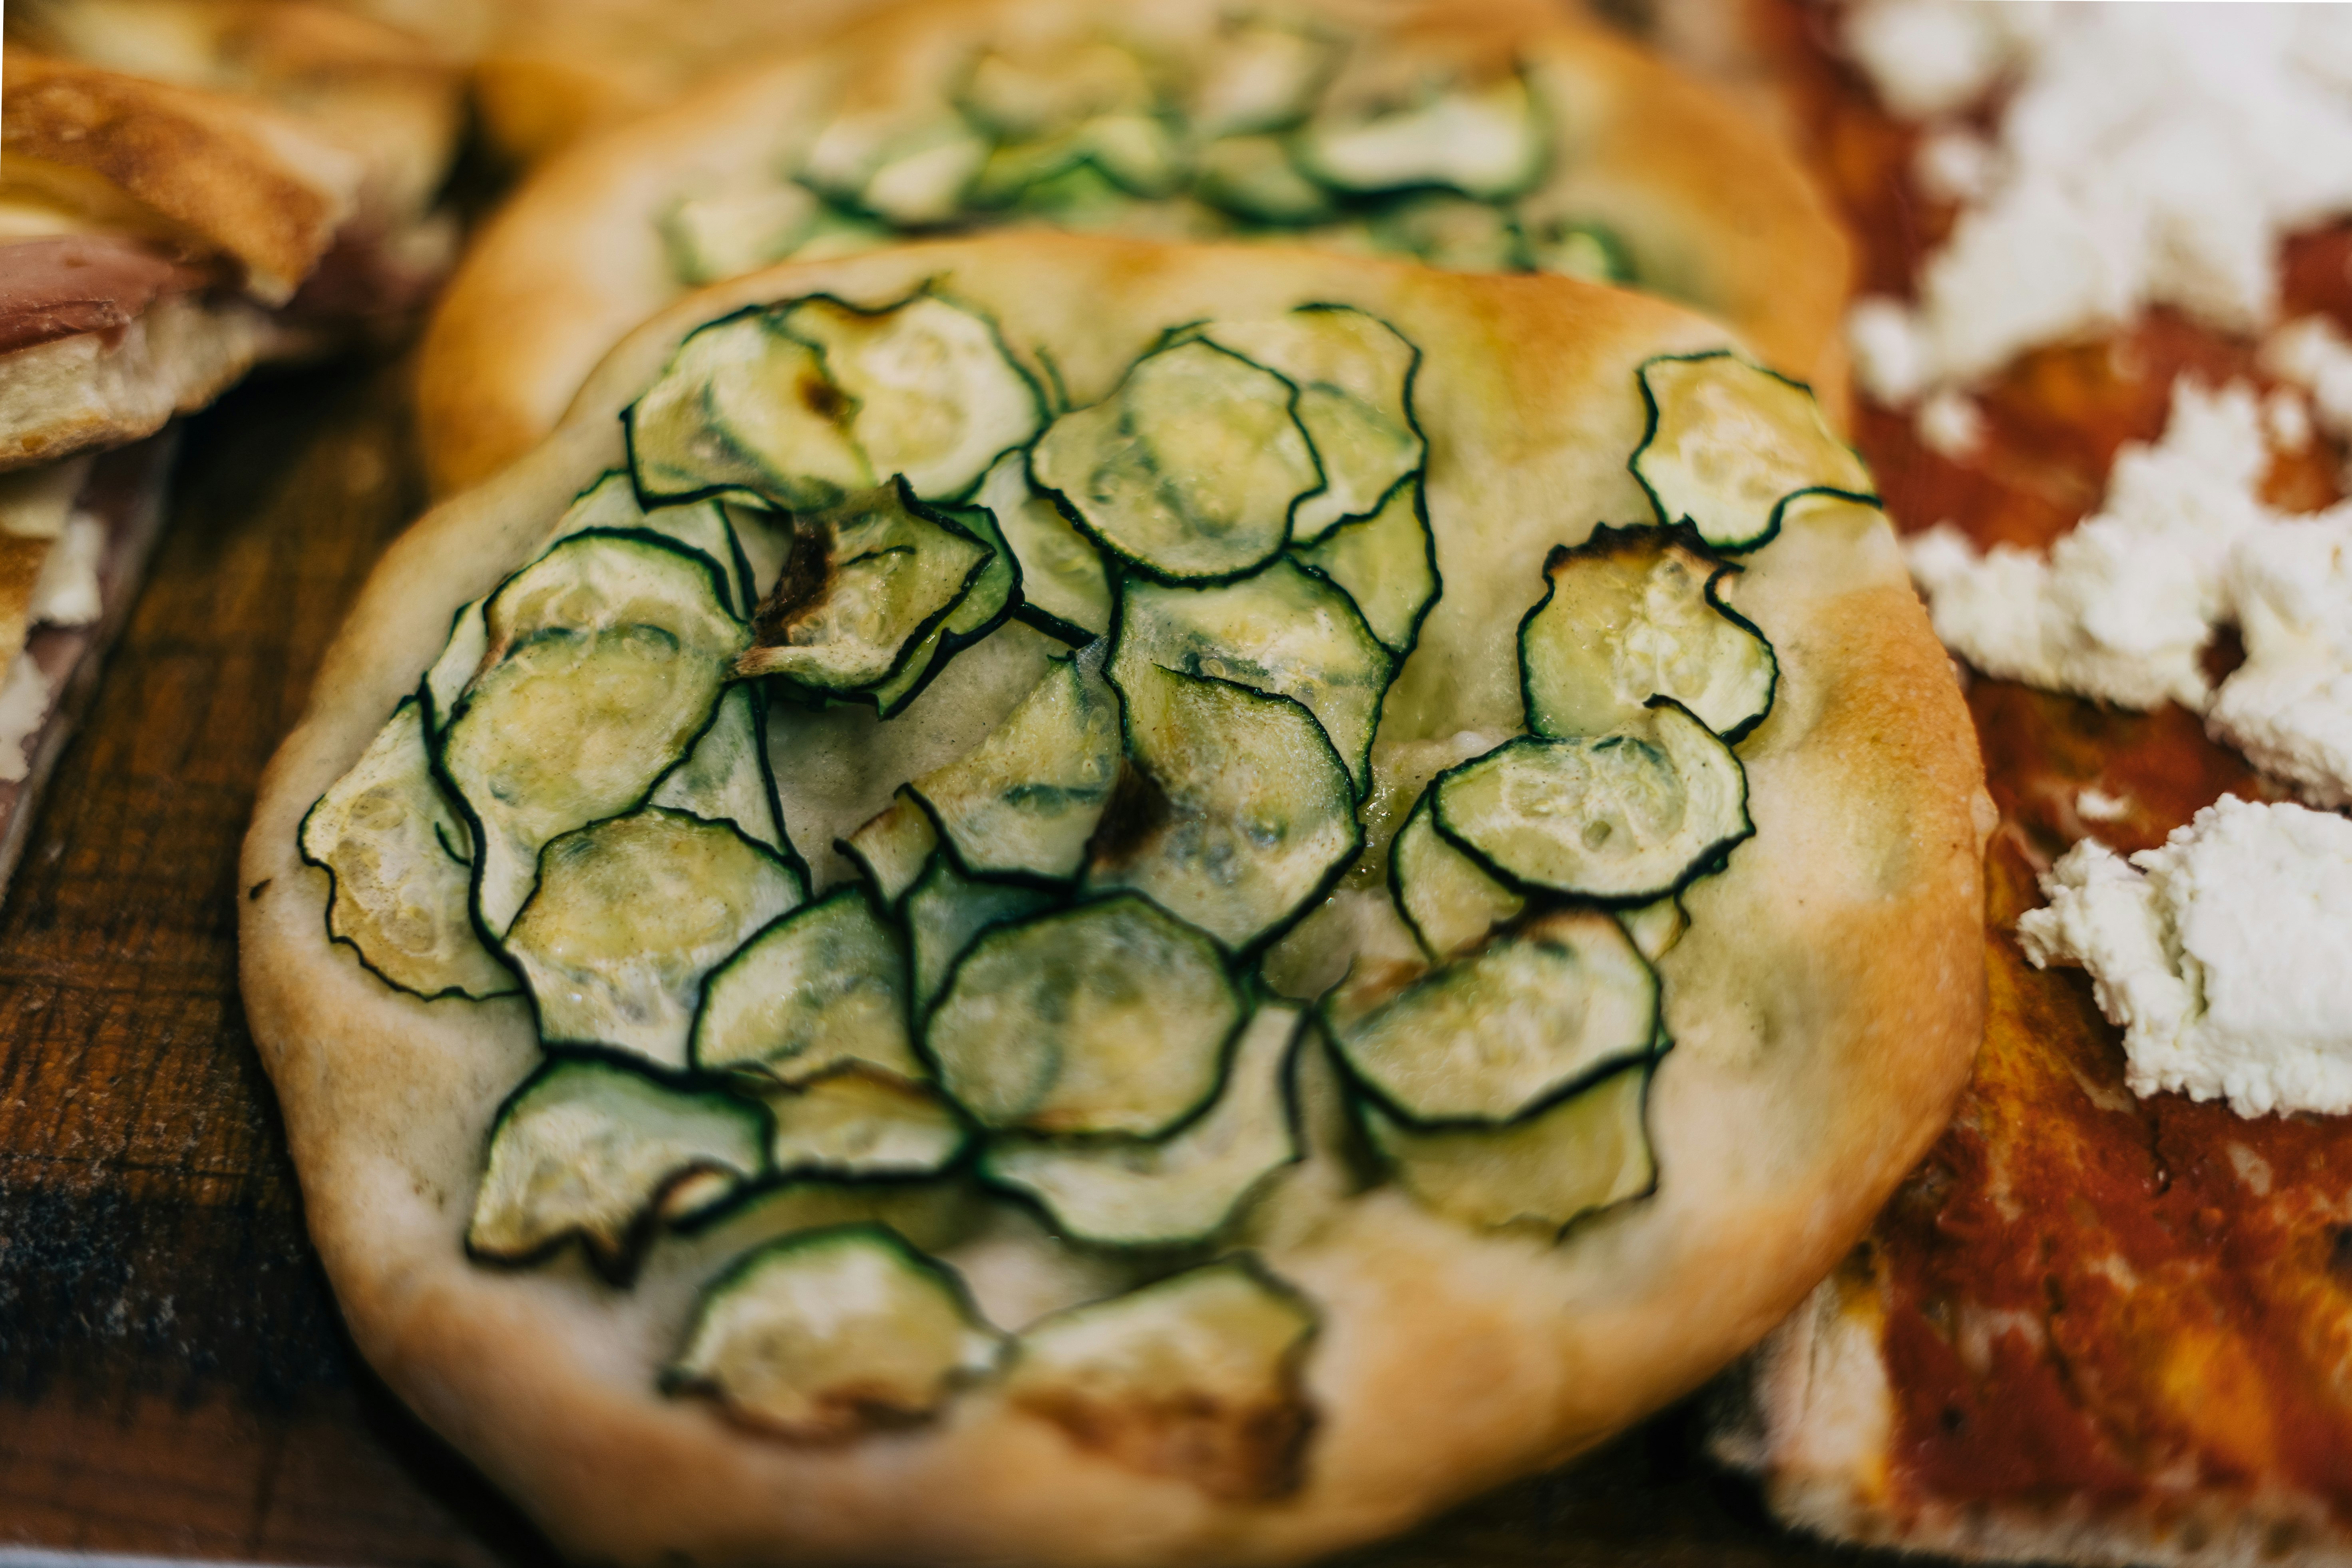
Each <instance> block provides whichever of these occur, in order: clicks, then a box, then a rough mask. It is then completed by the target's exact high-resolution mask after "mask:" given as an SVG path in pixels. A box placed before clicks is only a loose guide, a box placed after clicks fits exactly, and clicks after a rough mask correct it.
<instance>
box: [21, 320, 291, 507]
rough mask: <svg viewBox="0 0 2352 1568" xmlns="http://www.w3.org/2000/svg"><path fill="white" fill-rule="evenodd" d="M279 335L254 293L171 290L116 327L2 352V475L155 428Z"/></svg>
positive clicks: (205, 398) (236, 372) (204, 399)
mask: <svg viewBox="0 0 2352 1568" xmlns="http://www.w3.org/2000/svg"><path fill="white" fill-rule="evenodd" d="M281 336H282V334H281V333H280V331H279V330H278V327H277V326H276V325H275V324H274V323H273V322H272V321H271V320H270V318H269V317H268V315H266V314H265V313H264V312H263V311H262V310H260V309H259V308H258V307H257V306H256V305H254V304H253V303H252V302H251V301H250V300H239V299H235V298H227V299H220V298H207V297H205V296H203V295H195V294H173V295H167V296H165V297H163V298H162V299H159V300H155V301H154V302H153V303H152V304H151V305H149V306H148V308H147V309H146V310H144V311H142V313H141V314H140V316H139V318H138V320H136V321H132V322H131V323H130V324H129V325H128V326H125V327H122V328H121V329H119V330H117V331H112V332H77V333H75V334H74V335H73V336H71V337H68V338H58V339H57V340H55V341H54V342H46V343H42V344H39V345H37V347H34V348H29V349H19V350H17V351H16V353H12V354H9V355H7V356H6V357H5V359H0V473H5V472H8V471H10V470H13V469H16V468H30V467H32V466H33V465H35V464H37V463H47V462H54V461H56V460H57V459H58V458H64V457H68V456H70V455H71V454H73V453H76V452H89V451H98V450H102V449H104V448H106V447H120V446H123V445H125V444H127V443H129V442H131V441H136V440H138V439H140V438H141V437H145V436H152V435H153V434H154V433H155V432H156V431H158V430H160V429H162V428H163V423H164V421H166V420H168V419H170V418H171V417H172V416H173V415H174V414H187V413H193V412H194V410H196V409H199V408H202V407H203V406H204V405H205V404H207V403H210V402H211V401H212V400H213V399H214V398H215V397H217V396H219V395H221V394H222V393H223V392H224V391H226V389H227V388H228V387H229V386H230V385H231V384H234V383H235V382H236V379H237V378H238V377H239V376H242V375H243V374H245V373H246V372H247V370H249V369H251V368H252V366H253V364H254V363H255V361H257V360H258V359H261V358H263V357H265V356H266V355H267V354H268V353H269V351H270V349H271V347H272V346H273V345H274V344H275V343H277V342H279V341H280V339H281Z"/></svg>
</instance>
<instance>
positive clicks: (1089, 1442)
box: [1004, 1256, 1317, 1500]
mask: <svg viewBox="0 0 2352 1568" xmlns="http://www.w3.org/2000/svg"><path fill="white" fill-rule="evenodd" d="M1316 1328H1317V1322H1316V1316H1315V1310H1314V1309H1313V1308H1312V1307H1311V1306H1310V1305H1308V1303H1307V1301H1306V1300H1304V1299H1303V1298H1302V1297H1300V1296H1299V1294H1298V1293H1297V1291H1295V1290H1293V1289H1291V1288H1290V1287H1289V1286H1287V1285H1286V1284H1284V1283H1283V1282H1281V1281H1280V1280H1278V1279H1275V1278H1274V1276H1273V1275H1271V1274H1269V1273H1268V1272H1266V1270H1265V1268H1263V1267H1262V1266H1261V1265H1259V1264H1258V1263H1257V1262H1256V1260H1255V1259H1254V1258H1249V1257H1247V1256H1243V1257H1236V1258H1225V1259H1223V1260H1222V1261H1220V1262H1216V1263H1211V1264H1205V1265H1203V1266H1202V1267H1200V1268H1191V1269H1187V1270H1186V1271H1185V1272H1183V1273H1181V1274H1175V1275H1171V1276H1170V1277H1169V1278H1167V1279H1162V1280H1160V1281H1159V1282H1158V1283H1156V1284H1152V1285H1147V1286H1145V1287H1144V1288H1143V1289H1139V1290H1133V1291H1129V1293H1128V1294H1126V1295H1124V1296H1114V1297H1112V1298H1111V1299H1110V1300H1105V1301H1095V1302H1089V1303H1088V1304H1087V1305H1086V1306H1083V1307H1074V1308H1071V1309H1070V1310H1067V1311H1064V1312H1057V1313H1055V1315H1053V1316H1052V1317H1049V1318H1046V1319H1045V1320H1043V1321H1040V1322H1037V1323H1035V1324H1033V1325H1032V1326H1031V1327H1030V1328H1028V1329H1027V1330H1026V1331H1024V1332H1023V1334H1022V1336H1021V1339H1020V1341H1019V1342H1018V1345H1017V1346H1016V1348H1015V1351H1014V1354H1013V1362H1012V1364H1011V1365H1010V1367H1008V1368H1007V1369H1006V1372H1005V1375H1004V1397H1005V1399H1006V1400H1007V1401H1008V1402H1009V1403H1010V1404H1011V1405H1013V1407H1014V1408H1015V1409H1018V1410H1021V1411H1024V1412H1026V1413H1027V1414H1029V1415H1035V1416H1038V1417H1040V1418H1041V1419H1043V1420H1046V1421H1050V1422H1052V1423H1054V1424H1055V1426H1061V1427H1063V1428H1064V1429H1066V1431H1068V1432H1069V1433H1070V1435H1071V1436H1072V1437H1073V1439H1074V1440H1076V1441H1077V1442H1079V1443H1080V1444H1082V1446H1083V1447H1084V1448H1085V1449H1086V1451H1087V1452H1088V1453H1090V1454H1093V1455H1096V1456H1098V1457H1100V1458H1108V1459H1109V1460H1110V1461H1111V1462H1112V1463H1114V1464H1118V1465H1122V1466H1124V1467H1126V1468H1129V1469H1132V1470H1138V1471H1140V1472H1142V1473H1143V1474H1146V1475H1161V1476H1169V1477H1172V1478H1174V1479H1181V1480H1184V1481H1189V1482H1191V1483H1192V1485H1193V1486H1195V1487H1198V1488H1199V1489H1202V1491H1204V1492H1206V1493H1208V1494H1209V1495H1210V1496H1212V1497H1216V1498H1224V1499H1228V1500H1265V1499H1271V1498H1278V1497H1280V1496H1282V1495H1283V1494H1285V1493H1286V1492H1288V1491H1290V1490H1292V1489H1295V1488H1296V1487H1297V1484H1298V1480H1299V1469H1300V1458H1301V1456H1302V1454H1303V1452H1304V1449H1305V1447H1306V1443H1307V1434H1308V1432H1309V1431H1310V1430H1311V1429H1312V1427H1313V1425H1314V1420H1315V1411H1314V1406H1313V1405H1312V1404H1311V1402H1310V1401H1309V1400H1308V1398H1307V1388H1306V1380H1305V1378H1304V1376H1303V1375H1302V1367H1303V1364H1304V1363H1305V1361H1306V1357H1307V1349H1308V1347H1309V1345H1310V1344H1311V1343H1312V1342H1313V1340H1314V1337H1315V1331H1316Z"/></svg>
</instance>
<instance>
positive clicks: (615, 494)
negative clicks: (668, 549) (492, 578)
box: [548, 468, 753, 616]
mask: <svg viewBox="0 0 2352 1568" xmlns="http://www.w3.org/2000/svg"><path fill="white" fill-rule="evenodd" d="M596 530H602V531H606V532H628V531H636V530H643V531H646V532H647V533H654V534H658V535H660V536H661V537H662V538H664V539H667V540H668V541H670V542H672V543H675V544H679V545H682V546H684V547H685V548H687V549H688V550H691V551H694V552H696V553H698V554H699V555H701V556H703V557H704V558H705V559H707V560H708V561H709V563H710V564H711V566H712V568H713V569H714V570H716V571H717V572H718V574H719V586H720V589H721V593H720V595H719V596H720V597H721V598H722V599H724V600H725V601H726V604H727V608H728V611H729V612H730V614H733V615H736V616H749V615H750V614H751V605H752V602H753V600H752V593H751V563H750V562H748V561H746V560H745V559H744V557H743V548H742V546H741V545H740V543H738V542H736V538H735V529H734V526H733V525H732V524H731V523H730V522H729V521H727V512H726V509H725V508H723V507H722V506H720V505H719V503H718V502H717V501H708V500H706V501H688V502H684V503H681V504H680V505H677V506H657V507H656V508H654V509H653V510H651V511H647V510H646V509H645V508H644V507H642V506H640V505H638V504H637V492H636V488H635V486H634V485H632V484H631V483H630V482H629V476H628V473H627V471H626V470H625V469H621V468H614V469H612V470H611V471H610V472H608V473H606V474H604V476H603V477H602V478H600V479H597V480H596V482H595V483H594V484H592V485H590V486H589V487H588V488H587V489H584V490H582V491H581V492H580V494H579V495H578V496H576V497H575V498H573V500H572V504H571V505H570V506H569V507H567V508H565V509H564V512H563V515H562V517H561V518H559V519H557V520H556V523H555V531H554V532H553V533H552V534H551V535H550V536H549V538H548V543H549V544H553V543H554V542H556V541H557V540H562V539H569V538H571V537H572V535H573V534H575V533H587V532H590V531H596Z"/></svg>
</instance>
